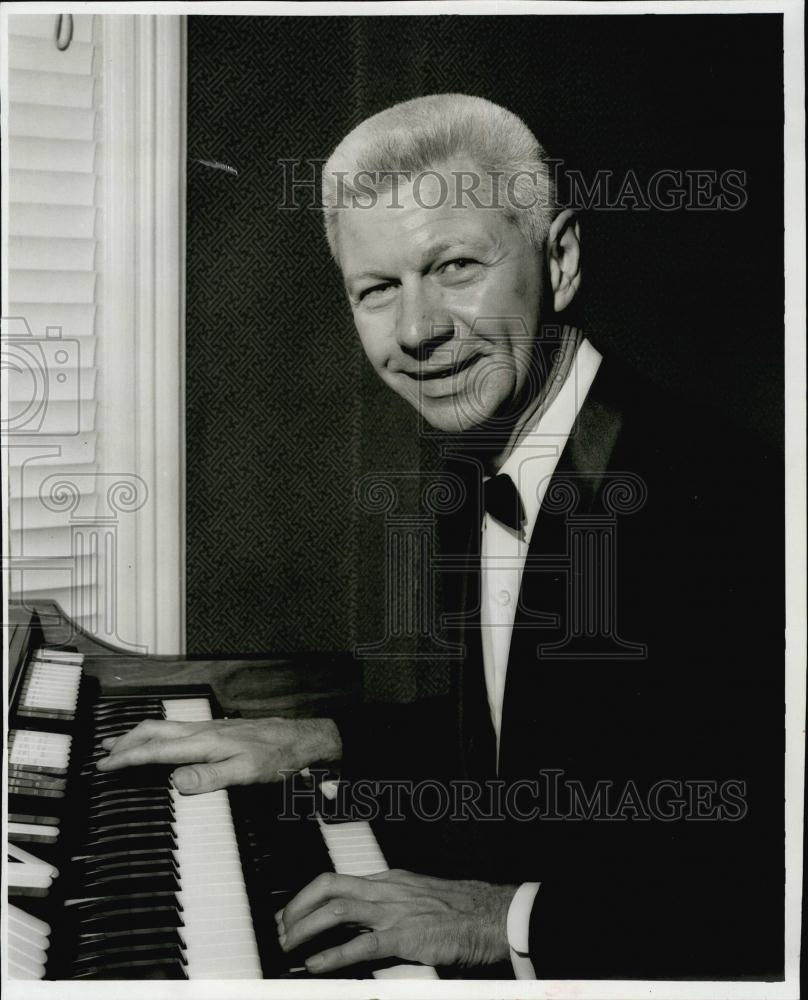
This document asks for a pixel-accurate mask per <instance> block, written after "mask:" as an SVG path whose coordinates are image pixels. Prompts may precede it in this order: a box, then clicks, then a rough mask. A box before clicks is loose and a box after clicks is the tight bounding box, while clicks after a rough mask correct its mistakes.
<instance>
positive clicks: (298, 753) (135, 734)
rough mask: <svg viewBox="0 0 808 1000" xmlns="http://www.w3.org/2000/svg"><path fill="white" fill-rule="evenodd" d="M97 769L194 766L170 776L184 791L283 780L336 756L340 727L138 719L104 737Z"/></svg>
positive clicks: (313, 722)
mask: <svg viewBox="0 0 808 1000" xmlns="http://www.w3.org/2000/svg"><path fill="white" fill-rule="evenodd" d="M103 747H104V749H105V750H108V751H109V756H108V757H103V758H102V759H101V760H99V761H98V764H97V767H98V770H99V771H117V770H118V769H119V768H122V767H131V766H133V765H136V764H191V765H192V766H190V767H180V768H178V769H177V770H176V771H174V773H173V775H172V777H173V780H174V784H175V786H176V788H177V790H178V791H180V792H182V793H183V794H186V795H191V794H196V793H198V792H212V791H214V790H216V789H217V788H226V787H227V786H228V785H249V784H252V783H253V782H268V781H279V780H280V779H281V778H283V774H282V773H281V772H284V771H285V772H288V771H297V770H300V769H301V768H303V767H307V766H308V765H309V764H314V763H317V762H319V761H335V760H338V759H339V757H340V755H341V753H342V742H341V740H340V737H339V730H338V729H337V726H336V723H334V721H333V720H332V719H275V718H272V719H219V720H216V721H213V722H153V721H146V722H140V723H138V725H137V726H135V728H134V729H131V730H130V731H129V732H128V733H126V734H125V735H123V736H119V737H117V738H115V739H106V740H104V741H103Z"/></svg>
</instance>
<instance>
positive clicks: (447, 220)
mask: <svg viewBox="0 0 808 1000" xmlns="http://www.w3.org/2000/svg"><path fill="white" fill-rule="evenodd" d="M472 171H473V168H472V167H470V166H469V165H468V164H464V165H452V166H450V167H447V168H442V169H432V170H427V171H424V172H423V173H421V174H418V175H415V176H414V177H413V178H412V180H409V181H407V180H405V179H404V178H399V179H397V180H396V182H395V183H394V184H392V185H391V184H389V183H388V184H386V185H385V186H384V187H382V188H381V189H379V190H375V191H374V192H373V194H372V195H369V196H364V197H361V198H354V199H346V207H345V208H342V209H340V210H339V215H338V222H337V245H338V250H339V257H340V262H341V264H342V269H343V271H344V272H345V273H346V275H348V274H350V273H351V272H356V271H359V270H363V269H365V268H366V267H369V266H373V267H374V268H375V269H377V270H378V269H379V268H380V267H381V265H382V264H384V266H385V267H388V268H392V267H394V266H407V265H412V266H418V263H419V261H420V258H421V257H422V256H423V255H424V254H428V253H431V252H435V250H438V252H439V251H440V249H441V248H442V247H443V246H444V245H445V246H446V248H449V247H451V246H455V245H478V246H480V247H482V248H485V247H487V246H491V245H493V244H497V243H500V242H502V241H504V240H513V239H519V238H520V235H521V234H519V232H518V230H517V228H516V226H515V225H513V223H512V222H511V221H510V219H509V218H508V216H507V215H506V213H505V211H504V210H503V209H502V208H501V207H499V206H498V205H497V201H496V196H495V192H494V188H493V185H492V183H491V181H490V179H488V178H486V177H484V176H482V175H480V174H479V173H477V174H476V175H475V174H473V173H472ZM475 177H476V187H475V195H476V199H473V198H470V197H469V195H468V193H467V192H468V189H469V187H470V185H471V184H472V183H474V182H475ZM464 185H465V191H466V193H465V194H464V189H463V186H464Z"/></svg>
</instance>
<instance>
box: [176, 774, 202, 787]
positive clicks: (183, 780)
mask: <svg viewBox="0 0 808 1000" xmlns="http://www.w3.org/2000/svg"><path fill="white" fill-rule="evenodd" d="M171 780H172V781H173V782H174V784H175V785H176V784H177V781H178V780H179V784H180V785H182V787H183V788H196V786H197V785H198V784H199V775H198V774H197V773H196V771H194V770H190V771H183V772H182V773H180V772H179V771H175V772H174V773H173V774H172V775H171Z"/></svg>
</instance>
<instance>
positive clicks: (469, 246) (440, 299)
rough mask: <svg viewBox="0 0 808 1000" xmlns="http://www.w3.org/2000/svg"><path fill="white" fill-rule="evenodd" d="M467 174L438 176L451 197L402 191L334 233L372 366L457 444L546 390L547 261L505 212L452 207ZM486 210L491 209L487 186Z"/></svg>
mask: <svg viewBox="0 0 808 1000" xmlns="http://www.w3.org/2000/svg"><path fill="white" fill-rule="evenodd" d="M461 168H462V169H465V170H466V171H468V169H469V167H468V164H457V165H454V166H452V165H450V166H448V167H447V168H446V169H445V170H441V171H440V173H441V174H442V175H443V176H444V177H445V179H446V182H447V184H448V188H446V187H443V188H442V187H441V184H440V182H439V180H438V179H437V178H436V177H430V176H429V175H426V176H425V177H424V178H422V180H421V183H420V184H419V185H417V186H416V185H415V184H404V183H403V182H402V183H401V184H399V186H398V191H397V195H396V197H395V198H394V197H393V196H392V194H391V193H390V192H389V191H383V192H381V193H380V194H379V197H378V199H377V200H376V202H375V204H374V205H373V206H372V207H367V208H364V207H359V206H358V205H356V206H352V207H349V208H346V209H344V210H343V211H341V213H340V216H339V221H338V224H337V225H338V233H337V241H338V243H337V245H338V252H339V259H340V266H341V268H342V273H343V278H344V280H345V285H346V289H347V292H348V297H349V299H350V303H351V308H352V309H353V315H354V322H355V324H356V328H357V330H358V332H359V337H360V339H361V341H362V346H363V347H364V349H365V352H366V353H367V356H368V358H369V360H370V363H371V364H372V365H373V367H374V368H375V369H376V371H377V372H378V374H379V375H380V377H381V378H382V379H383V381H384V382H386V383H387V385H389V386H390V388H391V389H394V390H395V391H396V392H397V393H399V395H401V396H403V398H404V399H406V400H407V401H408V402H409V403H411V404H412V405H413V406H414V407H415V408H416V409H417V410H418V411H419V412H420V413H421V415H422V416H423V417H424V419H425V420H427V421H428V422H429V423H430V424H431V425H432V426H433V427H436V428H438V429H440V430H443V431H448V432H452V433H456V432H458V431H466V430H470V429H472V428H475V427H480V426H482V425H484V424H487V425H490V424H491V421H492V420H493V419H495V418H507V417H509V416H511V415H513V414H514V413H515V412H517V411H518V409H519V407H520V406H523V405H524V402H525V401H526V399H527V398H532V397H533V396H534V395H535V394H536V392H537V391H538V389H539V388H540V385H537V384H533V383H535V382H537V381H540V380H539V379H538V378H537V376H536V374H535V354H536V340H537V338H538V335H539V319H540V314H541V306H542V291H543V279H542V274H543V267H542V260H541V255H540V254H539V252H538V251H536V249H535V248H534V247H533V246H532V245H531V244H530V243H529V242H528V241H527V239H526V238H525V237H524V236H523V235H522V233H521V231H520V230H519V229H518V227H517V226H516V225H515V224H514V223H513V222H512V221H510V220H509V219H508V218H507V216H506V215H505V213H504V211H503V210H502V209H501V208H485V207H476V206H475V205H473V204H465V205H463V207H459V208H458V207H453V206H454V205H455V204H456V201H457V199H456V197H455V190H456V188H455V186H454V185H455V184H456V175H455V174H453V171H457V170H459V169H461ZM447 190H448V192H449V194H448V196H447V195H446V192H447ZM441 194H443V195H444V197H443V198H441ZM479 200H480V201H481V202H482V204H483V205H486V204H490V203H491V196H490V193H489V192H487V191H486V189H485V187H484V186H483V187H481V188H480V191H479ZM441 201H442V202H443V203H442V204H438V203H439V202H441ZM393 204H396V205H399V206H401V207H392V206H393ZM436 204H437V207H434V208H433V207H430V206H433V205H436Z"/></svg>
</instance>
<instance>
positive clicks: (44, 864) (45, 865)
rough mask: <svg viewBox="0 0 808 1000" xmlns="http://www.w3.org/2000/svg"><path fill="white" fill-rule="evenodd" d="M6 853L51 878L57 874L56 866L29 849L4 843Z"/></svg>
mask: <svg viewBox="0 0 808 1000" xmlns="http://www.w3.org/2000/svg"><path fill="white" fill-rule="evenodd" d="M6 853H7V854H8V855H9V857H12V858H14V860H15V861H21V862H23V863H24V864H26V865H28V866H29V867H31V868H41V869H42V870H43V871H45V872H47V873H48V875H50V876H51V878H57V877H58V875H59V869H58V868H55V867H54V866H53V865H52V864H50V863H49V862H48V861H42V860H41V859H40V858H38V857H37V856H36V855H35V854H31V852H30V851H25V850H23V849H22V848H21V847H18V846H17V845H16V844H6ZM46 926H47V925H46Z"/></svg>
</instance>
